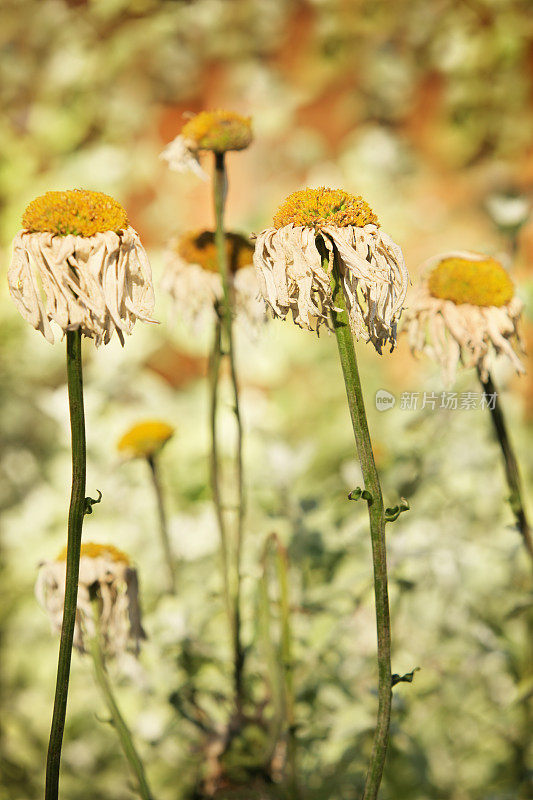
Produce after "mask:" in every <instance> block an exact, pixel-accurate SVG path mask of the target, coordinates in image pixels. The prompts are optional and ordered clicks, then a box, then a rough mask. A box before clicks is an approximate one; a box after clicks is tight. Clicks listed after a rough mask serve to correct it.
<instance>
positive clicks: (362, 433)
mask: <svg viewBox="0 0 533 800" xmlns="http://www.w3.org/2000/svg"><path fill="white" fill-rule="evenodd" d="M320 249H321V250H322V253H321V255H322V267H323V269H324V270H327V269H328V264H329V254H328V253H327V252H325V248H324V247H322V248H320ZM331 293H332V300H333V307H332V309H331V318H332V323H333V329H334V331H335V336H336V339H337V347H338V351H339V358H340V362H341V367H342V375H343V378H344V385H345V386H346V397H347V399H348V407H349V409H350V419H351V421H352V429H353V433H354V437H355V444H356V448H357V455H358V458H359V463H360V465H361V471H362V473H363V480H364V484H365V491H364V499H365V500H366V503H367V506H368V516H369V520H370V538H371V541H372V561H373V570H374V597H375V603H376V627H377V645H378V653H377V658H378V715H377V724H376V729H375V732H374V741H373V744H372V754H371V756H370V764H369V767H368V772H367V776H366V782H365V791H364V795H363V798H364V800H371V798H376V797H377V794H378V790H379V786H380V784H381V778H382V775H383V768H384V766H385V757H386V754H387V744H388V738H389V728H390V717H391V705H392V671H391V626H390V613H389V592H388V581H387V549H386V540H385V506H384V504H383V495H382V492H381V484H380V481H379V475H378V471H377V469H376V462H375V460H374V453H373V450H372V441H371V439H370V432H369V430H368V423H367V419H366V412H365V405H364V400H363V391H362V388H361V380H360V377H359V368H358V365H357V357H356V354H355V347H354V343H353V337H352V334H351V331H350V325H349V321H348V314H347V310H346V300H345V297H344V292H343V289H342V279H341V276H340V273H339V268H338V262H337V255H336V254H335V255H334V259H333V269H332V271H331Z"/></svg>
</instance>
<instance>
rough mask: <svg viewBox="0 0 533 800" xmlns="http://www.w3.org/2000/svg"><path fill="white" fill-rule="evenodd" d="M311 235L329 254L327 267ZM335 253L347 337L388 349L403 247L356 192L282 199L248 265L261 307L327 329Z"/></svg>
mask: <svg viewBox="0 0 533 800" xmlns="http://www.w3.org/2000/svg"><path fill="white" fill-rule="evenodd" d="M317 240H321V241H322V242H323V244H324V245H325V247H326V249H327V250H328V251H329V266H328V268H327V270H326V269H324V267H323V266H322V259H321V255H320V252H319V250H318V247H317ZM335 257H336V258H337V263H338V268H339V271H340V275H341V279H342V284H343V289H344V295H345V298H346V305H347V310H348V317H349V320H350V326H351V329H352V333H353V335H354V336H355V338H357V339H359V338H361V339H363V340H364V341H367V342H368V341H370V342H372V344H373V345H374V347H375V348H376V350H377V351H378V352H379V353H381V349H382V346H383V345H384V344H385V343H386V342H389V343H390V345H391V350H392V348H393V347H394V344H395V342H396V325H397V322H398V319H399V317H400V314H401V310H402V305H403V301H404V298H405V294H406V291H407V284H408V281H409V276H408V274H407V269H406V267H405V262H404V259H403V255H402V251H401V250H400V248H399V247H398V245H397V244H395V243H394V242H393V240H392V239H391V238H390V236H388V235H387V234H386V233H384V232H383V231H382V230H381V228H380V227H379V223H378V221H377V217H376V215H375V214H374V213H373V211H372V209H371V208H370V206H369V205H368V203H366V202H365V200H363V198H362V197H358V196H355V195H351V194H348V193H347V192H344V191H341V190H339V189H326V188H324V187H321V188H319V189H304V190H303V191H299V192H294V194H291V195H290V196H289V197H288V198H287V199H286V200H285V202H284V203H283V204H282V205H281V206H280V208H279V209H278V211H277V213H276V214H275V216H274V224H273V226H272V227H271V228H267V229H266V230H264V231H262V232H261V233H260V234H259V235H258V236H257V237H256V245H255V253H254V264H255V267H256V270H257V274H258V276H259V283H260V287H261V292H262V294H263V297H264V299H265V300H266V302H267V304H268V305H269V306H270V308H271V309H272V311H273V313H274V315H275V316H277V317H282V318H285V317H286V316H287V315H288V313H289V311H290V312H292V316H293V319H294V322H295V323H296V324H297V325H299V326H300V327H302V328H307V329H309V330H316V331H317V332H318V331H319V329H320V326H321V325H322V324H325V325H327V326H329V325H330V314H331V311H332V309H333V300H332V290H331V271H332V267H333V260H334V258H335Z"/></svg>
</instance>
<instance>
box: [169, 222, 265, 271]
mask: <svg viewBox="0 0 533 800" xmlns="http://www.w3.org/2000/svg"><path fill="white" fill-rule="evenodd" d="M253 251H254V248H253V246H252V244H251V243H250V242H249V241H248V240H247V239H245V238H244V236H241V235H240V234H239V233H226V257H227V259H228V266H229V269H230V272H231V273H232V274H235V273H236V272H237V270H239V269H242V268H243V267H249V266H250V264H251V263H252V260H253ZM176 252H177V254H178V255H179V256H180V257H181V258H182V259H183V260H184V261H186V262H187V263H188V264H198V265H199V266H200V267H202V269H205V270H207V272H218V271H219V269H218V256H217V248H216V245H215V234H214V233H213V231H193V232H192V233H186V234H184V235H183V236H181V237H180V239H179V240H178V242H177V244H176Z"/></svg>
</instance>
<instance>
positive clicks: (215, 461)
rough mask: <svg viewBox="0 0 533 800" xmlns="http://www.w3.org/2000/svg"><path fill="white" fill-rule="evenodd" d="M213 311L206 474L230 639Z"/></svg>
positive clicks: (218, 335) (218, 345) (218, 346)
mask: <svg viewBox="0 0 533 800" xmlns="http://www.w3.org/2000/svg"><path fill="white" fill-rule="evenodd" d="M215 311H216V321H215V333H214V337H213V346H212V349H211V355H210V358H209V383H210V393H209V421H210V430H211V460H210V477H211V492H212V494H213V504H214V506H215V514H216V518H217V524H218V530H219V534H220V550H221V556H222V580H223V583H224V602H225V605H226V612H227V615H228V621H229V624H230V634H231V638H232V641H233V624H234V621H233V614H232V605H231V591H230V575H229V553H228V534H227V531H226V519H225V516H224V507H223V503H222V489H221V486H220V484H221V477H222V476H221V474H220V471H221V470H220V456H219V452H218V436H217V420H218V386H219V381H220V364H221V361H222V330H221V322H220V314H219V310H218V308H215Z"/></svg>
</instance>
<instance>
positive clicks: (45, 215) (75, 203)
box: [22, 189, 128, 236]
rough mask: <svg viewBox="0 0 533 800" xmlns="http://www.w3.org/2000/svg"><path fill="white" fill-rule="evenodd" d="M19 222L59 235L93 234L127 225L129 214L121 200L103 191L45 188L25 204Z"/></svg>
mask: <svg viewBox="0 0 533 800" xmlns="http://www.w3.org/2000/svg"><path fill="white" fill-rule="evenodd" d="M22 225H23V227H24V228H25V229H26V230H27V231H31V232H37V231H41V232H43V231H44V232H50V233H55V234H58V235H60V236H65V235H66V234H68V233H71V234H73V235H74V236H94V234H95V233H105V232H106V231H114V232H116V233H118V231H120V230H123V229H124V228H127V226H128V216H127V214H126V212H125V211H124V209H123V208H122V206H121V205H120V203H117V201H116V200H113V198H112V197H109V195H107V194H103V192H91V191H86V190H85V189H72V190H68V191H64V192H55V191H54V192H46V194H43V195H41V196H40V197H37V198H36V199H35V200H32V201H31V203H30V204H29V205H28V206H27V208H26V211H25V212H24V216H23V217H22Z"/></svg>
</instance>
